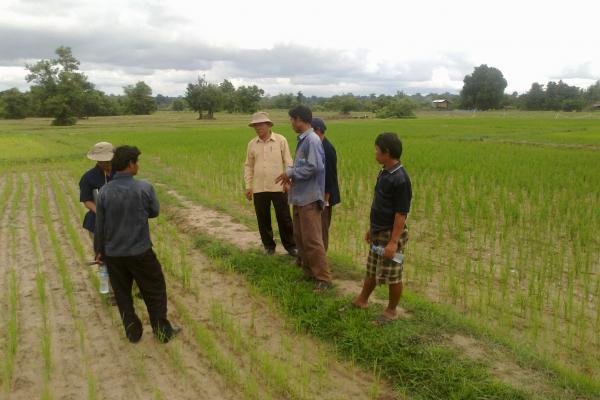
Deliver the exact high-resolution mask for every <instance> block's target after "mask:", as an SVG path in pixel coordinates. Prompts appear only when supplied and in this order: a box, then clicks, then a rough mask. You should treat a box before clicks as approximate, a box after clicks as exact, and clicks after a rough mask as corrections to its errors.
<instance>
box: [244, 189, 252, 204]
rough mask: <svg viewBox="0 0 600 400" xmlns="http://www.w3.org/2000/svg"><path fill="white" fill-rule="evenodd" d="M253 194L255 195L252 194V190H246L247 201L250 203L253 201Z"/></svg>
mask: <svg viewBox="0 0 600 400" xmlns="http://www.w3.org/2000/svg"><path fill="white" fill-rule="evenodd" d="M252 194H253V193H252V189H246V199H247V200H248V201H251V200H252Z"/></svg>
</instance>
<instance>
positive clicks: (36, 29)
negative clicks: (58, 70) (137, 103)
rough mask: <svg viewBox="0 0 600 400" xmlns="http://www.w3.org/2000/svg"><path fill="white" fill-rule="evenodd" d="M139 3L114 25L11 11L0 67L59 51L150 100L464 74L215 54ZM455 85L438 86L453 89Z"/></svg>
mask: <svg viewBox="0 0 600 400" xmlns="http://www.w3.org/2000/svg"><path fill="white" fill-rule="evenodd" d="M144 4H145V5H144V7H145V8H144V13H142V14H139V15H136V14H127V15H125V14H124V15H123V16H120V17H115V18H116V22H114V21H113V20H114V18H113V20H111V19H107V17H106V15H105V13H104V12H102V11H99V12H98V15H97V17H96V18H95V19H94V20H93V21H91V22H89V23H86V21H88V18H89V17H88V18H81V19H80V20H79V19H77V18H73V16H74V15H78V14H80V13H81V14H83V15H84V16H85V15H86V13H89V12H90V10H89V9H85V8H84V7H83V6H81V3H79V2H72V1H68V0H61V1H58V2H57V1H54V2H36V1H27V2H20V3H17V6H15V7H13V8H11V9H10V10H9V13H8V14H7V16H5V17H0V37H2V38H3V40H2V41H0V66H3V67H11V68H17V70H22V67H23V66H24V65H25V64H26V63H34V62H36V61H37V60H39V59H42V58H52V57H53V56H54V54H53V53H54V50H55V49H56V48H57V47H59V46H61V45H64V46H70V47H71V48H72V50H73V54H74V55H75V57H76V58H77V59H78V60H80V61H81V69H82V71H83V72H84V73H86V74H87V75H88V76H89V77H90V80H91V81H92V82H94V83H95V84H96V85H97V87H98V88H99V89H101V90H105V91H107V92H109V93H117V94H118V93H121V92H122V89H121V88H122V86H124V85H126V84H131V83H134V82H136V81H138V80H145V81H146V82H153V83H154V86H153V88H154V89H155V90H154V92H155V93H157V92H159V91H161V93H162V92H163V91H164V94H170V95H176V94H182V93H183V91H184V90H185V85H186V84H187V82H191V81H193V80H195V79H196V77H197V76H198V75H199V74H204V75H206V77H207V78H208V79H209V80H214V81H221V80H223V79H230V80H233V81H239V82H244V84H257V85H259V86H261V85H260V82H264V81H265V80H269V79H270V80H271V81H270V83H269V85H268V86H266V87H265V90H266V91H267V92H268V93H270V94H276V93H278V92H280V91H286V90H290V91H298V90H303V91H304V92H305V93H307V94H313V93H315V94H335V93H340V92H343V91H346V90H349V89H352V90H354V91H355V92H356V93H357V94H358V93H360V94H367V93H372V92H375V93H394V92H396V91H397V90H412V89H414V88H423V89H426V88H428V87H438V86H440V85H442V86H443V85H446V84H448V82H450V83H452V82H451V81H452V79H455V80H456V79H458V80H462V77H463V76H464V74H465V73H466V72H468V71H469V70H470V69H472V66H471V64H470V63H469V61H468V60H467V58H466V56H465V55H464V54H459V53H447V54H438V55H436V56H435V57H430V58H420V59H414V58H413V59H407V60H403V61H398V60H396V61H393V62H392V61H389V60H388V61H386V60H380V61H378V62H372V61H371V62H369V61H368V60H370V59H372V58H373V57H372V55H371V54H370V53H369V51H368V50H365V49H355V50H351V51H350V50H344V49H331V48H329V49H327V48H318V47H314V46H309V45H301V44H296V43H275V44H273V45H271V46H269V47H263V48H241V47H237V46H234V45H215V44H210V43H208V42H207V41H204V40H199V39H197V38H195V37H194V36H193V35H186V34H185V33H184V32H185V29H183V28H182V29H181V30H178V29H177V26H178V25H181V26H183V27H184V28H185V27H188V28H189V24H190V21H188V19H187V18H185V17H182V16H181V15H177V14H174V13H171V12H170V11H169V10H168V9H167V8H165V7H163V6H162V5H161V4H159V3H158V2H149V3H145V2H144ZM141 5H142V3H140V6H141ZM53 9H55V11H52V10H53ZM36 10H37V11H36ZM69 10H70V11H69ZM34 11H35V12H37V13H38V14H39V13H40V12H42V13H44V12H46V13H48V16H47V18H38V19H36V18H34V17H32V15H35V12H34ZM111 21H113V22H111ZM439 68H445V70H446V71H448V76H449V77H450V78H449V79H446V80H445V81H444V82H438V83H437V84H436V83H435V82H432V80H435V71H436V69H439ZM13 72H14V71H13ZM24 75H25V73H23V79H24ZM282 79H283V81H282ZM282 82H284V83H282ZM9 84H10V85H13V86H14V74H13V75H11V76H10V79H8V78H6V77H5V76H3V75H2V76H0V90H1V89H3V88H6V87H7V85H9ZM19 86H20V87H22V85H19ZM155 86H156V88H155ZM455 86H456V85H454V84H450V85H448V86H444V87H446V88H447V89H448V90H452V89H454V87H455ZM261 87H262V86H261Z"/></svg>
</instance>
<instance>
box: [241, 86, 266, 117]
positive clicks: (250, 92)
mask: <svg viewBox="0 0 600 400" xmlns="http://www.w3.org/2000/svg"><path fill="white" fill-rule="evenodd" d="M264 94H265V91H264V90H262V89H260V88H259V87H258V86H256V85H253V86H240V87H239V88H237V89H236V91H235V109H236V111H238V112H242V113H247V114H250V113H254V112H256V111H258V105H259V103H260V99H261V97H262V96H263V95H264Z"/></svg>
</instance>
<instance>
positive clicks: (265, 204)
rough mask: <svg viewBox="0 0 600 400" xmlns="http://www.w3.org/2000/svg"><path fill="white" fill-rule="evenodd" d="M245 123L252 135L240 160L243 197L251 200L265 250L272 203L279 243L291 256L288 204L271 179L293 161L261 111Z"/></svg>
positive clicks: (269, 245) (269, 244) (270, 246)
mask: <svg viewBox="0 0 600 400" xmlns="http://www.w3.org/2000/svg"><path fill="white" fill-rule="evenodd" d="M248 126H249V127H251V128H254V131H255V132H256V137H255V138H253V139H252V140H250V142H249V143H248V149H247V152H246V161H245V162H244V180H245V182H246V198H247V199H248V201H250V200H254V210H255V211H256V219H257V220H258V230H259V232H260V238H261V241H262V243H263V246H264V248H265V252H266V253H267V254H269V255H271V254H274V253H275V241H274V240H273V228H272V226H271V203H273V207H274V208H275V216H276V218H277V225H278V226H279V236H280V237H281V244H282V245H283V247H284V248H285V249H286V250H287V252H288V254H290V255H291V256H294V257H295V256H296V255H297V251H296V242H295V241H294V227H293V224H292V216H291V214H290V206H289V204H288V200H287V196H286V194H285V192H284V188H282V186H281V185H279V184H277V183H275V178H276V177H277V176H279V175H281V174H282V173H283V172H285V170H286V168H287V167H290V166H292V164H293V161H292V157H291V155H290V148H289V146H288V142H287V140H286V138H285V137H283V136H281V135H279V134H277V133H275V132H272V131H271V127H272V126H273V122H272V121H271V120H270V119H269V115H268V114H267V113H265V112H257V113H255V114H253V115H252V121H250V123H249V124H248Z"/></svg>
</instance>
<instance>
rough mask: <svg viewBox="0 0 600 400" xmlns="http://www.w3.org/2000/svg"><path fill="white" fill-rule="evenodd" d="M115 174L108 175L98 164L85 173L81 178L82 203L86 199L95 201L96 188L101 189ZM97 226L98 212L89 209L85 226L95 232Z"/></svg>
mask: <svg viewBox="0 0 600 400" xmlns="http://www.w3.org/2000/svg"><path fill="white" fill-rule="evenodd" d="M113 175H114V173H111V174H110V175H108V176H107V175H105V174H104V170H103V169H102V168H100V167H99V166H98V165H96V166H95V167H94V168H92V169H90V170H89V171H87V172H86V173H85V174H83V176H82V177H81V179H80V180H79V201H80V202H82V203H83V202H86V201H93V202H95V201H96V200H95V199H94V189H97V190H100V188H101V187H102V186H104V185H106V184H107V183H108V182H110V181H111V180H112V177H113ZM95 226H96V214H94V213H93V212H91V211H88V212H87V213H86V214H85V217H84V218H83V227H84V228H85V229H87V230H88V231H90V232H94V227H95Z"/></svg>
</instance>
